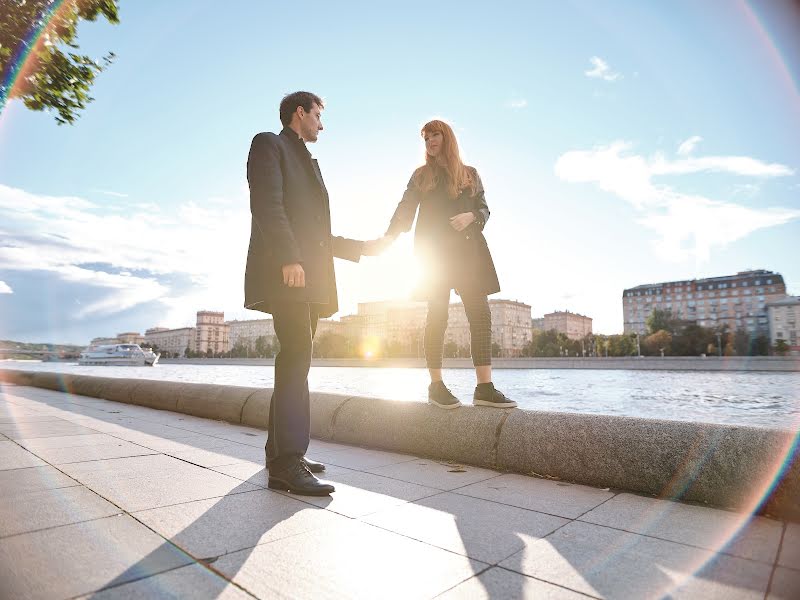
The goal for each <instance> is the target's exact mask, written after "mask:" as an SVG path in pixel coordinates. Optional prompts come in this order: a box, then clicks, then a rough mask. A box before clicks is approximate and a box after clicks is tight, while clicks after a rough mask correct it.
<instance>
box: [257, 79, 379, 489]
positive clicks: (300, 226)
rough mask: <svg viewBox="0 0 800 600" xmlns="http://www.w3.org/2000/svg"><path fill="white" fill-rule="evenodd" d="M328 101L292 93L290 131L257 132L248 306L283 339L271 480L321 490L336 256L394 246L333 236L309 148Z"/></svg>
mask: <svg viewBox="0 0 800 600" xmlns="http://www.w3.org/2000/svg"><path fill="white" fill-rule="evenodd" d="M323 108H324V106H323V103H322V99H321V98H320V97H319V96H317V95H316V94H312V93H310V92H295V93H293V94H289V95H288V96H286V97H285V98H283V100H282V101H281V104H280V119H281V123H282V124H283V130H282V131H281V132H280V134H279V135H275V134H274V133H259V134H258V135H256V136H255V138H253V142H252V145H251V146H250V155H249V156H248V159H247V181H248V183H249V185H250V212H251V213H252V219H251V228H250V248H249V250H248V253H247V270H246V272H245V307H246V308H250V309H253V310H259V311H262V312H266V313H272V318H273V323H274V326H275V333H276V334H277V336H278V342H279V343H280V351H279V353H278V356H277V357H276V358H275V387H274V391H273V394H272V401H271V404H270V409H269V426H268V433H267V445H266V448H265V454H266V462H267V468H268V469H269V487H270V488H273V489H282V490H288V491H290V492H292V493H295V494H303V495H314V496H316V495H327V494H330V493H331V492H333V491H334V487H333V486H332V485H330V484H328V483H323V482H321V481H319V480H318V479H317V478H316V477H315V476H314V475H313V474H312V471H313V472H314V473H321V472H323V471H324V470H325V466H324V465H322V464H321V463H317V462H314V461H312V460H310V459H309V458H306V457H305V453H306V450H307V449H308V442H309V428H310V407H309V395H308V371H309V368H310V367H311V343H312V339H313V337H314V333H315V331H316V328H317V319H318V318H319V317H329V316H331V315H333V314H334V313H335V312H336V311H337V310H338V304H337V295H336V276H335V274H334V270H333V257H334V256H336V257H338V258H345V259H347V260H351V261H354V262H358V261H359V260H360V258H361V256H362V255H375V254H378V253H379V252H380V251H381V250H382V249H383V248H384V247H385V246H386V245H388V240H385V239H383V238H382V239H380V240H372V241H368V242H360V241H356V240H350V239H345V238H341V237H333V236H331V219H330V208H329V204H328V192H327V190H326V189H325V184H324V183H323V181H322V173H321V172H320V170H319V166H318V165H317V161H316V160H315V159H313V158H312V157H311V154H310V153H309V151H308V149H307V148H306V143H313V142H316V141H317V137H318V135H319V132H320V131H322V120H321V112H322V109H323Z"/></svg>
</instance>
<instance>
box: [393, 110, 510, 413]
mask: <svg viewBox="0 0 800 600" xmlns="http://www.w3.org/2000/svg"><path fill="white" fill-rule="evenodd" d="M422 137H423V139H424V140H425V151H426V155H425V164H424V165H423V166H421V167H420V168H418V169H417V170H416V171H414V174H413V175H412V176H411V180H410V181H409V182H408V188H407V189H406V191H405V194H403V199H402V200H401V201H400V203H399V204H398V205H397V209H396V210H395V211H394V216H393V217H392V220H391V223H390V224H389V229H388V230H387V231H386V236H388V237H389V238H390V239H392V240H393V239H394V238H396V237H397V236H398V235H399V234H400V233H402V232H405V231H409V230H410V229H411V224H412V223H413V222H414V217H415V216H416V214H417V209H419V218H418V219H417V227H416V230H415V232H414V250H415V252H416V254H417V255H418V256H419V257H420V258H421V260H422V264H423V266H424V269H425V276H424V278H423V282H422V285H421V286H420V287H419V288H418V289H417V290H416V291H415V293H414V298H415V299H417V300H426V301H427V302H428V317H427V321H426V323H425V338H424V346H425V361H426V363H427V366H428V371H429V372H430V376H431V384H430V387H429V388H428V401H429V402H430V403H431V404H433V405H435V406H438V407H441V408H458V407H459V406H461V402H459V400H458V398H456V397H455V396H454V395H453V394H452V393H451V392H450V390H449V389H447V387H446V386H445V385H444V382H443V381H442V352H443V349H444V332H445V329H446V328H447V316H448V309H449V307H450V290H451V289H455V290H456V292H457V293H458V295H459V296H461V300H462V301H463V303H464V310H465V311H466V314H467V319H468V320H469V329H470V337H471V349H472V364H473V365H475V374H476V376H477V380H478V384H477V386H476V387H475V394H474V396H473V402H474V404H476V405H481V406H494V407H498V408H513V407H515V406H516V405H517V404H516V402H514V401H512V400H509V399H508V398H506V397H505V396H504V395H503V394H502V393H501V392H500V391H499V390H496V389H495V387H494V385H493V384H492V352H491V350H492V318H491V313H490V312H489V302H488V300H487V296H488V295H489V294H494V293H496V292H499V291H500V284H499V283H498V281H497V273H496V272H495V269H494V263H493V262H492V256H491V254H490V253H489V247H488V246H487V245H486V238H484V237H483V233H482V230H483V227H484V225H486V221H487V220H488V219H489V207H488V206H487V205H486V199H485V197H484V193H483V185H482V184H481V180H480V177H479V176H478V172H477V171H476V170H475V169H474V168H473V167H468V166H466V165H464V163H462V162H461V157H460V156H459V153H458V142H456V137H455V134H454V133H453V130H452V129H451V127H450V126H449V125H448V124H447V123H445V122H443V121H438V120H435V121H431V122H429V123H426V124H425V126H424V127H423V128H422Z"/></svg>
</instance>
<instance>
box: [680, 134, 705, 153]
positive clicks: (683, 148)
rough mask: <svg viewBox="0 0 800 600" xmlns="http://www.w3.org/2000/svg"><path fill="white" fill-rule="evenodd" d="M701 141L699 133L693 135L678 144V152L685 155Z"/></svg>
mask: <svg viewBox="0 0 800 600" xmlns="http://www.w3.org/2000/svg"><path fill="white" fill-rule="evenodd" d="M702 141H703V138H701V137H700V136H699V135H693V136H692V137H690V138H689V139H688V140H686V141H685V142H683V143H682V144H681V145H680V146H678V154H680V155H681V156H686V155H687V154H691V153H692V150H694V149H695V147H696V146H697V144H699V143H700V142H702Z"/></svg>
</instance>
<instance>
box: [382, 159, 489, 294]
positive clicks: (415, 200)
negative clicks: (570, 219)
mask: <svg viewBox="0 0 800 600" xmlns="http://www.w3.org/2000/svg"><path fill="white" fill-rule="evenodd" d="M467 168H469V169H471V170H472V175H473V177H474V178H475V182H476V189H475V193H474V194H473V193H472V191H471V190H470V189H469V188H467V189H465V190H462V191H461V193H460V194H459V195H458V196H457V197H456V198H451V197H450V195H449V194H448V191H447V183H448V181H449V178H448V175H447V173H446V171H445V170H444V169H439V171H438V173H437V184H436V186H435V187H434V188H433V189H432V190H431V191H429V192H423V191H421V190H420V189H419V186H418V185H417V178H416V177H415V176H414V175H412V176H411V179H410V180H409V182H408V187H407V188H406V191H405V193H404V194H403V198H402V200H400V203H399V204H398V205H397V208H396V209H395V211H394V215H393V216H392V220H391V222H390V224H389V228H388V229H387V231H386V233H387V234H390V235H397V234H399V233H401V232H405V231H409V230H410V229H411V225H412V224H413V222H414V217H415V216H416V215H417V209H419V217H418V218H417V226H416V229H415V231H414V251H415V253H416V254H417V256H419V257H420V259H421V263H422V267H423V269H424V274H423V277H422V281H421V284H420V285H419V286H418V287H417V288H416V289H415V291H414V293H413V298H414V299H418V300H427V299H429V298H431V297H432V296H435V295H436V294H437V292H439V293H440V292H441V291H442V289H443V288H444V289H455V290H456V291H457V292H458V293H459V294H462V295H463V294H467V293H469V294H485V295H489V294H494V293H496V292H499V291H500V284H499V282H498V280H497V272H496V271H495V268H494V262H493V261H492V255H491V254H490V252H489V247H488V245H487V244H486V238H485V237H484V236H483V228H484V226H485V225H486V221H487V220H488V219H489V207H488V205H487V204H486V196H485V194H484V190H483V184H482V183H481V179H480V177H479V176H478V172H477V171H476V170H475V169H474V168H472V167H467ZM465 212H472V213H473V214H474V215H475V221H473V222H472V223H471V224H470V225H469V226H468V227H467V228H465V229H464V230H463V231H456V230H455V229H453V227H452V226H451V225H450V217H453V216H455V215H458V214H460V213H465Z"/></svg>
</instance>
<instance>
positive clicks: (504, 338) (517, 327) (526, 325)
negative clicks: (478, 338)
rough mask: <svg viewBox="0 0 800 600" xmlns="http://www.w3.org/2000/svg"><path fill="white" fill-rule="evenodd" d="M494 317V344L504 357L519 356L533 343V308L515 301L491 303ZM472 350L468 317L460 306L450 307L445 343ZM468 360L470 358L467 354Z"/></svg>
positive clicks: (494, 301) (459, 303)
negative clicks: (529, 343)
mask: <svg viewBox="0 0 800 600" xmlns="http://www.w3.org/2000/svg"><path fill="white" fill-rule="evenodd" d="M489 311H490V312H491V315H492V344H496V345H497V346H499V349H500V355H501V356H520V355H521V354H522V349H523V348H524V347H525V346H526V345H527V344H528V342H530V341H531V307H530V305H528V304H524V303H523V302H517V301H515V300H489ZM447 342H452V343H454V344H455V345H456V346H458V348H459V349H464V350H466V349H469V347H470V332H469V321H468V320H467V313H466V311H465V310H464V305H463V304H462V303H461V302H458V303H456V304H451V305H450V317H449V319H448V321H447V331H446V332H445V343H447ZM466 355H467V356H468V354H466Z"/></svg>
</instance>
